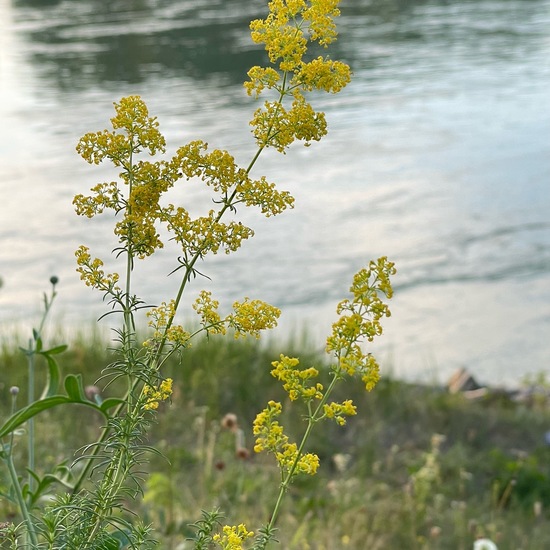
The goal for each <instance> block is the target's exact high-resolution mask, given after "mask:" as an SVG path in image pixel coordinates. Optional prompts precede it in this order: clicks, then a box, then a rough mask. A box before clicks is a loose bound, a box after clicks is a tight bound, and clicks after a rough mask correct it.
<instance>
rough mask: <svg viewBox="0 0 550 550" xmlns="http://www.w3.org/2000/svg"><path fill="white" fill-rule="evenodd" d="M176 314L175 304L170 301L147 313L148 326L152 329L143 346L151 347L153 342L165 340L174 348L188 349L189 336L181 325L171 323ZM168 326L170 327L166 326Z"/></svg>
mask: <svg viewBox="0 0 550 550" xmlns="http://www.w3.org/2000/svg"><path fill="white" fill-rule="evenodd" d="M175 314H176V302H175V301H174V300H170V302H169V303H168V304H167V303H166V302H162V303H161V305H160V306H158V307H154V308H152V309H150V310H149V311H148V312H147V317H148V318H149V323H148V324H149V326H150V327H151V328H152V329H153V335H152V337H151V339H150V340H147V341H145V342H144V346H146V347H153V345H154V342H158V341H160V340H162V339H163V338H166V340H167V341H168V342H172V344H175V345H176V346H182V347H189V346H190V339H191V335H190V334H189V332H187V331H186V330H185V329H184V328H183V327H182V326H181V325H175V324H173V323H172V321H173V318H174V316H175ZM169 324H170V326H168V325H169Z"/></svg>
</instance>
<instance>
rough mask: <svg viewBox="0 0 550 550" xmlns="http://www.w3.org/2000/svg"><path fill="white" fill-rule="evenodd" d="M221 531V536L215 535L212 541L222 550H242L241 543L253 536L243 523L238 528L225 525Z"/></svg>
mask: <svg viewBox="0 0 550 550" xmlns="http://www.w3.org/2000/svg"><path fill="white" fill-rule="evenodd" d="M222 531H223V535H220V534H216V535H214V536H213V537H212V539H213V540H214V542H215V543H216V544H218V545H219V546H220V547H221V548H223V550H242V548H243V546H242V545H243V542H244V541H245V540H246V539H248V538H250V537H253V536H254V533H253V531H249V530H248V529H247V528H246V526H245V525H244V524H243V523H241V524H240V525H238V526H231V525H225V526H224V527H223V529H222Z"/></svg>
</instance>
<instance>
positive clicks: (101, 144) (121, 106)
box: [76, 96, 166, 168]
mask: <svg viewBox="0 0 550 550" xmlns="http://www.w3.org/2000/svg"><path fill="white" fill-rule="evenodd" d="M114 106H115V112H116V116H115V117H113V118H112V119H111V124H112V126H113V128H114V129H115V130H119V129H120V130H124V133H123V134H116V133H112V132H109V131H108V130H103V131H101V132H96V133H88V134H86V135H85V136H83V137H82V138H81V140H80V141H79V142H78V145H77V148H76V149H77V151H78V153H79V154H80V155H81V156H82V158H84V159H85V160H86V161H87V162H89V163H90V164H99V163H100V162H102V161H103V160H104V159H105V158H108V159H110V160H111V162H112V163H113V164H114V165H115V166H123V167H125V168H128V167H127V166H125V163H126V162H127V159H128V157H129V156H130V155H132V154H137V153H140V152H141V151H143V150H148V151H149V153H150V154H151V155H154V154H155V153H156V152H157V151H161V152H164V151H165V148H166V141H165V139H164V137H163V136H162V134H161V133H160V132H159V130H158V126H159V124H158V122H157V119H156V117H150V116H149V112H148V110H147V106H146V105H145V103H144V102H143V101H142V100H141V98H140V97H139V96H129V97H124V98H122V99H121V100H120V103H115V104H114Z"/></svg>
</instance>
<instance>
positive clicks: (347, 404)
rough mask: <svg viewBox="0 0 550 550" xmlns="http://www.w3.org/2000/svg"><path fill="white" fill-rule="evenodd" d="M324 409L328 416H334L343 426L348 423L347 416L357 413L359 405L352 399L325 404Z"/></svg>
mask: <svg viewBox="0 0 550 550" xmlns="http://www.w3.org/2000/svg"><path fill="white" fill-rule="evenodd" d="M323 411H324V413H325V416H326V418H334V420H335V421H336V422H337V423H338V424H340V426H343V425H344V424H345V423H346V418H345V417H346V416H354V415H356V414H357V407H356V406H355V405H354V404H353V402H352V401H351V399H348V400H346V401H344V402H343V403H329V404H325V405H324V406H323Z"/></svg>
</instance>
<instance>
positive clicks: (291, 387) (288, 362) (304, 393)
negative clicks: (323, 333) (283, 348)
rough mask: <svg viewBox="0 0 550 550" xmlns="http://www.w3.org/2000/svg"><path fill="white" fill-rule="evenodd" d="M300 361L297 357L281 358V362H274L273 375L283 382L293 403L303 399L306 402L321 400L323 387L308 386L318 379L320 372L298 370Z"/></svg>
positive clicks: (283, 356) (316, 385) (311, 368)
mask: <svg viewBox="0 0 550 550" xmlns="http://www.w3.org/2000/svg"><path fill="white" fill-rule="evenodd" d="M299 363H300V361H299V360H298V359H297V358H295V357H287V356H285V355H282V354H281V356H280V360H279V361H273V363H271V365H272V366H273V367H274V369H273V370H272V371H271V375H272V376H273V377H274V378H277V379H278V380H280V381H281V382H283V388H284V390H285V391H286V392H287V393H288V396H289V397H290V400H291V401H296V399H298V397H302V398H303V399H304V400H305V401H310V400H311V399H321V398H322V397H323V394H322V391H323V385H322V384H320V383H316V384H313V385H308V382H309V381H310V380H311V379H313V378H317V376H318V375H319V371H318V370H317V369H315V368H313V367H310V368H308V369H302V370H300V369H297V368H296V367H297V366H298V365H299Z"/></svg>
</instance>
